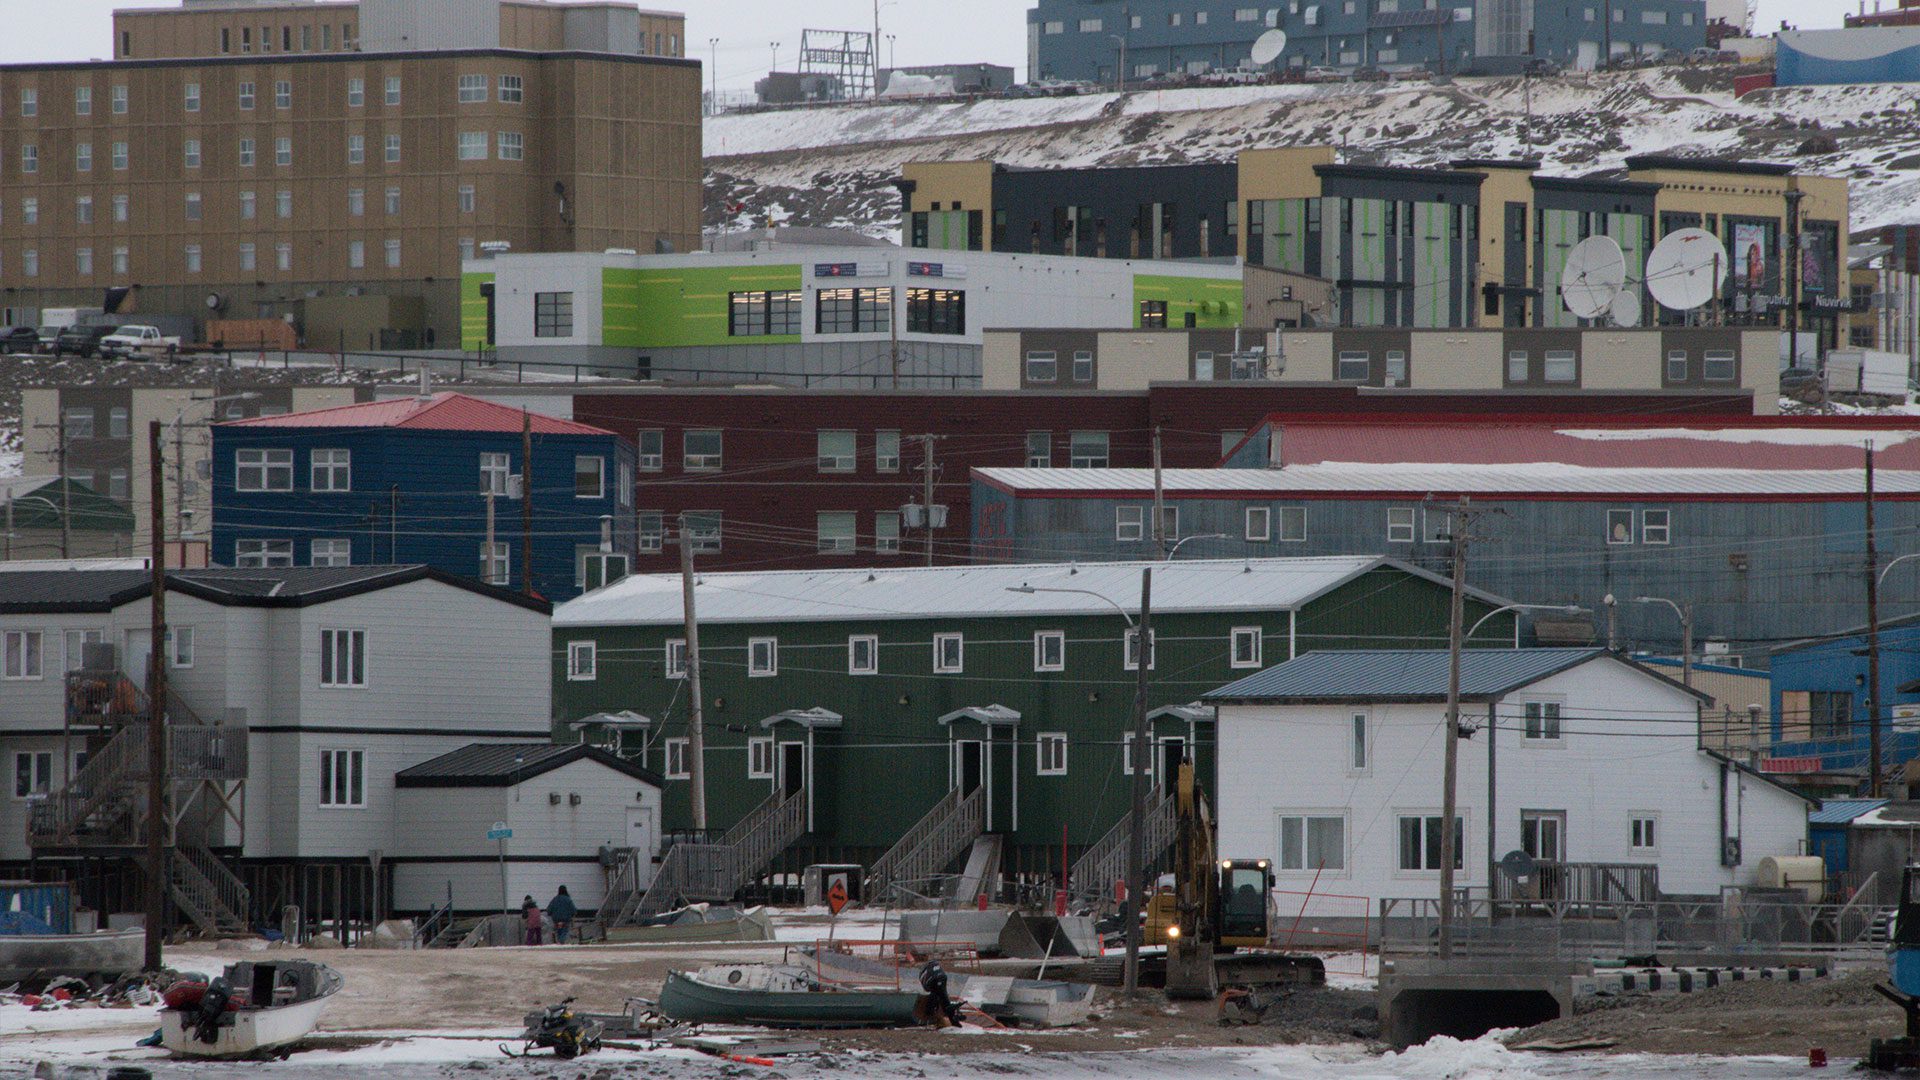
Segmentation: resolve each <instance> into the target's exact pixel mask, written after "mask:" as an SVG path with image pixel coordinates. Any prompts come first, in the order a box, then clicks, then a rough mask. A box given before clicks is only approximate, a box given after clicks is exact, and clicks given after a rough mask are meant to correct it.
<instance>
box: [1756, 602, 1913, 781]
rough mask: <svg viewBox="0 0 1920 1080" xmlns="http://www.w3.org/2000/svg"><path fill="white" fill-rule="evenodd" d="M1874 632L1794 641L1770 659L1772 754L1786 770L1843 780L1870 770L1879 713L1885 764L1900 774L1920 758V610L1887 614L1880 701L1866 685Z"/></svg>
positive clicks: (1882, 641) (1890, 772) (1891, 774)
mask: <svg viewBox="0 0 1920 1080" xmlns="http://www.w3.org/2000/svg"><path fill="white" fill-rule="evenodd" d="M1867 666H1868V665H1867V638H1866V633H1865V632H1864V630H1853V631H1849V632H1847V633H1844V634H1839V635H1835V636H1832V637H1823V638H1819V639H1816V640H1811V641H1806V642H1801V643H1797V644H1794V645H1790V646H1788V647H1787V648H1785V649H1782V650H1780V651H1779V652H1777V653H1775V654H1774V656H1773V662H1772V664H1771V665H1770V675H1771V678H1772V684H1773V686H1772V696H1773V745H1772V747H1771V748H1770V750H1769V752H1768V756H1769V758H1770V759H1771V761H1772V762H1773V768H1774V770H1775V771H1777V772H1781V773H1799V774H1801V775H1803V776H1805V777H1806V778H1808V779H1809V780H1812V779H1815V778H1816V777H1820V778H1826V779H1829V780H1836V779H1842V778H1864V777H1865V776H1866V775H1867V773H1868V771H1869V764H1870V761H1869V756H1868V747H1869V745H1870V743H1871V739H1872V732H1871V729H1870V723H1871V719H1872V716H1873V714H1874V713H1875V712H1878V713H1879V714H1880V718H1881V722H1882V725H1883V726H1882V728H1881V751H1880V759H1881V766H1882V769H1883V771H1884V772H1885V773H1886V775H1887V776H1888V777H1889V778H1895V779H1897V778H1898V777H1899V776H1900V775H1901V769H1902V767H1903V766H1904V765H1905V764H1906V763H1907V762H1909V761H1912V760H1913V759H1914V758H1916V757H1920V616H1908V617H1906V618H1902V619H1888V620H1887V621H1885V622H1883V623H1882V624H1881V627H1880V683H1881V686H1882V687H1883V690H1882V696H1883V697H1884V698H1885V699H1886V700H1885V701H1884V702H1883V703H1881V704H1880V705H1879V706H1878V708H1876V707H1875V706H1874V704H1873V701H1872V694H1871V693H1870V692H1869V690H1868V687H1867Z"/></svg>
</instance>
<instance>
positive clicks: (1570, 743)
mask: <svg viewBox="0 0 1920 1080" xmlns="http://www.w3.org/2000/svg"><path fill="white" fill-rule="evenodd" d="M1462 661H1463V662H1462V692H1461V701H1462V707H1461V729H1462V733H1463V738H1462V740H1461V742H1460V745H1459V779H1458V786H1457V789H1456V791H1457V804H1456V805H1457V809H1458V817H1457V819H1456V820H1457V825H1456V828H1457V829H1458V830H1459V832H1458V834H1457V835H1458V837H1459V841H1458V842H1459V844H1460V846H1459V849H1458V850H1459V852H1460V855H1459V857H1458V858H1457V861H1456V870H1457V876H1456V878H1455V882H1456V888H1461V889H1466V890H1468V891H1469V892H1470V894H1472V895H1476V896H1486V895H1487V892H1488V889H1489V886H1490V884H1491V885H1492V887H1493V888H1494V890H1495V895H1497V896H1500V897H1540V898H1544V899H1559V900H1572V901H1609V900H1614V901H1635V900H1651V899H1654V898H1655V897H1656V895H1674V894H1680V895H1707V896H1712V895H1715V894H1717V893H1718V891H1719V889H1720V888H1721V887H1723V886H1729V885H1747V884H1752V883H1754V881H1755V872H1756V868H1757V866H1758V865H1759V863H1760V860H1761V859H1763V858H1765V857H1767V856H1770V855H1771V856H1788V855H1800V854H1803V853H1805V851H1806V844H1807V807H1808V800H1806V799H1805V798H1803V797H1802V796H1800V795H1798V794H1796V793H1794V792H1792V791H1789V790H1788V789H1786V788H1785V787H1782V786H1780V785H1778V784H1776V783H1774V782H1773V781H1771V780H1768V779H1766V778H1764V777H1762V776H1760V775H1759V774H1757V773H1754V772H1751V771H1750V770H1748V769H1747V768H1745V767H1744V766H1742V765H1740V764H1738V763H1736V762H1735V761H1733V760H1731V759H1729V758H1726V757H1723V756H1721V755H1718V754H1716V753H1714V752H1712V751H1710V750H1706V749H1703V748H1701V747H1700V745H1699V742H1698V718H1699V710H1700V707H1701V705H1702V703H1703V701H1704V700H1705V697H1706V696H1705V695H1704V694H1700V693H1698V692H1696V691H1693V690H1690V689H1688V688H1687V687H1685V686H1683V685H1681V684H1680V683H1678V682H1675V681H1674V680H1672V679H1669V678H1667V677H1666V676H1664V675H1661V674H1658V673H1656V672H1653V671H1650V670H1648V669H1647V668H1644V667H1641V666H1640V665H1638V664H1635V663H1633V662H1631V661H1629V660H1627V659H1625V658H1623V657H1621V656H1619V655H1618V654H1615V653H1609V652H1607V651H1605V650H1602V649H1476V650H1468V651H1467V652H1465V653H1464V654H1463V656H1462ZM1447 681H1448V655H1447V652H1446V651H1445V650H1442V649H1419V650H1363V651H1349V652H1313V653H1308V654H1306V655H1304V656H1301V657H1299V658H1297V659H1294V660H1290V661H1288V662H1286V663H1283V664H1279V665H1277V666H1275V667H1271V668H1268V669H1266V670H1264V671H1261V672H1259V673H1258V674H1254V675H1249V676H1247V677H1246V678H1243V679H1241V680H1239V681H1237V682H1234V683H1231V684H1229V685H1227V686H1223V687H1221V688H1219V689H1217V690H1214V691H1212V692H1210V693H1208V694H1207V695H1206V696H1205V698H1204V699H1203V700H1204V701H1205V702H1206V703H1208V704H1212V705H1214V706H1217V708H1218V710H1219V717H1218V738H1219V766H1218V792H1217V805H1218V813H1219V822H1220V825H1219V829H1220V850H1221V851H1222V852H1223V853H1225V854H1226V855H1228V856H1231V857H1233V858H1260V857H1264V858H1269V859H1272V860H1274V865H1275V866H1276V867H1277V868H1278V871H1277V873H1278V878H1279V882H1280V885H1279V887H1280V888H1281V889H1283V890H1293V891H1298V892H1303V893H1304V892H1306V891H1308V890H1312V891H1314V892H1317V893H1320V894H1337V895H1341V896H1351V897H1364V898H1366V901H1367V907H1368V909H1369V910H1372V911H1374V912H1375V913H1377V912H1378V911H1379V901H1380V900H1381V899H1383V898H1389V897H1391V898H1407V897H1411V898H1432V897H1434V896H1435V895H1436V890H1437V888H1438V881H1439V871H1440V858H1441V856H1440V846H1441V841H1442V834H1441V832H1440V829H1441V827H1442V826H1441V807H1442V800H1443V792H1442V786H1441V784H1442V758H1443V754H1444V742H1443V740H1444V737H1445V731H1446V720H1445V717H1446V695H1447ZM1516 851H1518V852H1523V853H1525V855H1526V856H1527V857H1528V858H1529V859H1531V860H1532V861H1533V862H1534V863H1535V870H1534V872H1533V873H1532V874H1530V875H1529V876H1528V878H1527V880H1526V881H1524V882H1522V881H1519V880H1517V879H1515V878H1514V877H1513V876H1511V875H1509V874H1508V873H1507V872H1506V871H1504V870H1501V869H1499V868H1498V867H1499V864H1500V863H1501V861H1502V860H1503V859H1505V858H1506V857H1507V856H1508V855H1509V853H1511V852H1516ZM1316 910H1317V911H1320V912H1322V913H1324V912H1326V911H1327V910H1329V909H1328V908H1327V907H1326V906H1325V905H1324V904H1323V905H1321V906H1320V907H1318V908H1316Z"/></svg>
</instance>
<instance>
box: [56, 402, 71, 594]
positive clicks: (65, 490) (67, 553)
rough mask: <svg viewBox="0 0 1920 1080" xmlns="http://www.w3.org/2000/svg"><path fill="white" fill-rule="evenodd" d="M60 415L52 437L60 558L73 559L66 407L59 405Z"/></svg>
mask: <svg viewBox="0 0 1920 1080" xmlns="http://www.w3.org/2000/svg"><path fill="white" fill-rule="evenodd" d="M58 407H59V410H60V415H59V417H58V419H57V420H56V421H55V422H54V425H53V429H54V433H55V434H54V437H55V438H56V439H58V440H59V443H58V444H57V445H56V446H55V447H54V451H53V457H54V461H55V462H57V463H58V465H59V469H58V470H57V471H58V472H59V474H60V557H61V558H62V559H70V558H72V557H73V480H72V479H71V478H70V477H68V476H67V451H68V447H67V406H66V404H65V403H64V402H62V403H60V404H59V406H58Z"/></svg>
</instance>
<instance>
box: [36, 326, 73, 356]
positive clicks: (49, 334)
mask: <svg viewBox="0 0 1920 1080" xmlns="http://www.w3.org/2000/svg"><path fill="white" fill-rule="evenodd" d="M65 329H66V327H64V326H43V327H41V328H40V331H39V333H40V350H39V351H41V352H43V353H50V352H52V351H53V343H54V342H55V341H58V340H60V331H62V330H65Z"/></svg>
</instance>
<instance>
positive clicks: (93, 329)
mask: <svg viewBox="0 0 1920 1080" xmlns="http://www.w3.org/2000/svg"><path fill="white" fill-rule="evenodd" d="M111 333H113V327H111V326H69V327H67V328H66V329H65V330H62V331H60V336H59V337H56V338H54V339H53V355H55V356H78V357H80V358H82V359H85V358H87V357H92V356H99V355H100V339H101V338H104V337H106V336H107V335H108V334H111Z"/></svg>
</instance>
